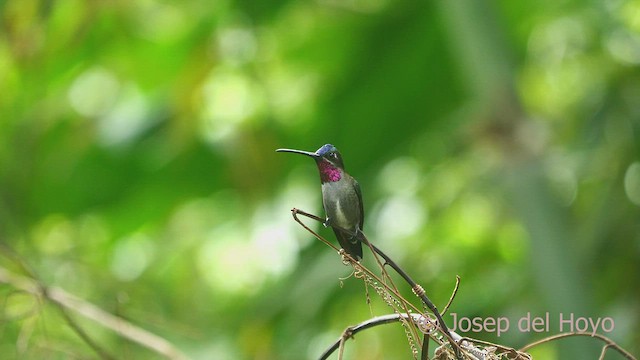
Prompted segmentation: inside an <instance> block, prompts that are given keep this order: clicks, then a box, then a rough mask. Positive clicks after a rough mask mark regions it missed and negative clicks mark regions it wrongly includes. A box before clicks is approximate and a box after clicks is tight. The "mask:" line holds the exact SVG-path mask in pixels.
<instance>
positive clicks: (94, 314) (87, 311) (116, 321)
mask: <svg viewBox="0 0 640 360" xmlns="http://www.w3.org/2000/svg"><path fill="white" fill-rule="evenodd" d="M0 283H5V284H10V285H12V286H13V287H15V288H16V289H19V290H22V291H26V292H28V293H30V294H33V295H36V296H41V297H43V298H45V299H48V300H50V301H52V302H53V303H55V304H57V305H59V306H61V307H62V308H64V309H68V310H72V311H74V312H76V313H78V314H80V315H82V316H84V317H86V318H88V319H91V320H93V321H95V322H97V323H98V324H100V325H102V326H104V327H106V328H108V329H110V330H112V331H114V332H115V333H117V334H118V335H120V336H122V337H125V338H127V339H129V340H131V341H133V342H135V343H138V344H139V345H141V346H143V347H146V348H147V349H150V350H152V351H155V352H156V353H158V354H160V355H163V356H165V357H166V358H168V359H176V360H184V359H188V357H187V356H186V355H185V354H184V353H182V352H181V351H180V350H178V349H177V348H176V347H175V346H173V345H172V344H171V343H169V342H168V341H167V340H165V339H163V338H161V337H159V336H157V335H155V334H152V333H150V332H148V331H147V330H144V329H142V328H140V327H137V326H135V325H133V324H132V323H130V322H128V321H126V320H124V319H122V318H120V317H117V316H115V315H112V314H110V313H108V312H106V311H104V310H102V309H100V308H99V307H97V306H95V305H93V304H91V303H89V302H88V301H86V300H84V299H81V298H79V297H77V296H75V295H73V294H70V293H68V292H66V291H64V290H63V289H61V288H58V287H53V286H50V287H43V286H41V285H40V284H39V283H38V282H37V281H35V280H33V279H30V278H27V277H25V276H22V275H18V274H14V273H12V272H10V271H8V270H7V269H5V268H3V267H0Z"/></svg>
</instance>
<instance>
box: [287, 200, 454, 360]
mask: <svg viewBox="0 0 640 360" xmlns="http://www.w3.org/2000/svg"><path fill="white" fill-rule="evenodd" d="M291 213H292V214H293V217H294V219H295V220H296V222H298V223H299V224H301V225H302V226H303V227H304V228H305V229H307V230H308V231H309V232H311V233H312V234H313V235H314V236H315V237H316V238H318V239H320V240H322V241H323V242H325V243H328V244H329V245H330V246H331V247H332V248H334V249H337V248H336V247H335V246H334V245H333V244H331V243H329V242H328V241H327V240H326V239H324V238H322V237H321V236H320V235H318V234H317V233H316V232H314V231H313V230H311V229H310V228H309V227H308V226H306V225H304V223H302V221H301V220H300V219H298V217H297V214H301V215H303V216H306V217H309V218H311V219H314V220H316V221H319V222H323V220H322V219H321V218H320V217H318V216H316V215H313V214H310V213H307V212H305V211H302V210H300V209H296V208H293V209H291ZM340 230H341V231H345V230H344V229H340ZM361 234H362V240H363V241H364V242H365V244H366V245H368V246H369V247H370V248H371V249H372V250H373V251H374V252H375V253H377V254H378V255H380V256H381V257H382V258H383V259H384V260H385V262H386V263H387V264H389V266H391V267H392V268H393V269H394V270H395V271H396V272H397V273H398V274H399V275H400V276H401V277H402V278H403V279H404V280H405V281H406V282H407V283H408V284H409V286H411V289H412V290H413V292H414V294H415V295H416V296H418V297H419V298H420V299H421V300H422V302H423V303H424V304H425V305H426V306H427V308H429V310H430V311H431V312H433V314H434V316H435V317H436V319H437V321H438V326H439V327H440V329H441V330H442V332H443V335H444V336H445V337H446V338H447V340H448V341H449V344H451V347H452V348H453V350H454V352H455V355H456V358H457V359H458V360H462V354H461V352H460V348H459V346H458V344H457V343H456V342H455V340H453V338H452V337H451V333H450V332H449V328H448V327H447V325H446V323H445V322H444V319H442V315H441V314H440V312H439V311H438V309H437V308H436V306H435V305H434V304H433V302H431V300H430V299H429V298H428V297H427V295H426V293H425V291H424V289H423V288H422V286H420V285H419V284H418V283H416V282H415V281H413V279H412V278H411V277H410V276H409V274H407V273H406V272H405V271H404V270H403V269H402V268H401V267H400V266H398V264H396V263H395V261H393V260H392V259H391V258H390V257H389V256H387V254H385V253H384V252H383V251H382V250H380V249H379V248H378V247H376V246H375V245H373V244H372V243H371V242H370V241H369V240H368V239H367V237H366V235H365V234H364V233H361ZM346 255H347V256H348V254H346ZM348 258H350V259H353V258H351V256H348ZM383 285H385V286H386V284H384V283H383ZM386 287H387V288H389V287H388V286H386ZM389 290H391V291H392V292H394V293H397V291H393V290H392V289H389ZM398 295H399V294H398Z"/></svg>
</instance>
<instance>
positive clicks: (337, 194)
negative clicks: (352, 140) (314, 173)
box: [276, 144, 364, 261]
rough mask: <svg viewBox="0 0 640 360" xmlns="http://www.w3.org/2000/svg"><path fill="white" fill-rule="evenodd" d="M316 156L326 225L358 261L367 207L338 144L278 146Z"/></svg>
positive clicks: (293, 151)
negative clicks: (300, 147)
mask: <svg viewBox="0 0 640 360" xmlns="http://www.w3.org/2000/svg"><path fill="white" fill-rule="evenodd" d="M276 151H277V152H289V153H294V154H302V155H306V156H310V157H312V158H313V159H314V160H315V161H316V165H317V166H318V172H319V173H320V183H321V184H322V206H323V207H324V211H325V214H326V220H325V222H324V226H325V227H328V226H331V228H332V229H333V233H334V234H335V235H336V238H337V239H338V243H339V244H340V246H341V247H342V248H343V249H344V251H346V252H347V253H348V254H349V255H351V256H352V257H353V258H354V259H356V260H358V261H359V260H361V259H362V243H361V238H362V225H363V222H364V210H363V208H362V192H361V191H360V185H359V184H358V182H357V181H356V179H354V178H353V177H351V175H349V174H347V173H346V172H345V171H344V163H343V162H342V155H340V152H339V151H338V149H336V147H335V146H333V145H331V144H326V145H323V146H322V147H321V148H320V149H318V150H316V152H310V151H303V150H294V149H277V150H276Z"/></svg>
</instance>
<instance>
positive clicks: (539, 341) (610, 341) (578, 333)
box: [518, 332, 636, 360]
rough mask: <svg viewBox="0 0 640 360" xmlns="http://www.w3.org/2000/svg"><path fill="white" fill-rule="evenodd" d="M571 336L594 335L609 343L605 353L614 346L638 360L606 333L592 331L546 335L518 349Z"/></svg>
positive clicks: (615, 348)
mask: <svg viewBox="0 0 640 360" xmlns="http://www.w3.org/2000/svg"><path fill="white" fill-rule="evenodd" d="M571 336H588V337H594V338H596V339H600V340H602V341H603V342H605V343H606V344H607V345H606V346H605V347H604V349H603V350H602V351H603V353H604V352H605V351H606V349H607V348H613V349H614V350H616V351H617V352H619V353H620V354H621V355H622V356H623V357H624V358H625V359H628V360H636V358H635V357H634V356H633V355H631V354H630V353H629V352H628V351H626V350H624V349H623V348H621V347H620V345H618V344H617V343H616V342H615V341H613V340H611V339H609V338H608V337H606V336H604V335H600V334H592V333H588V332H568V333H562V334H557V335H553V336H549V337H546V338H544V339H542V340H538V341H536V342H532V343H531V344H527V345H525V346H523V347H522V348H520V349H519V350H518V351H522V352H524V351H527V350H529V349H531V348H532V347H534V346H538V345H540V344H544V343H546V342H550V341H554V340H558V339H563V338H566V337H571Z"/></svg>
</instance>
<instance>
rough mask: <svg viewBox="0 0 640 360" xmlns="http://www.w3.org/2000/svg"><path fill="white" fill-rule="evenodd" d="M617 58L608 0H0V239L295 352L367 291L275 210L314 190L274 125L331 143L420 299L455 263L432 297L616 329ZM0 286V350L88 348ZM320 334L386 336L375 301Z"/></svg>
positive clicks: (225, 346)
mask: <svg viewBox="0 0 640 360" xmlns="http://www.w3.org/2000/svg"><path fill="white" fill-rule="evenodd" d="M639 63H640V2H638V1H635V0H615V1H577V0H573V1H572V0H565V1H527V2H525V1H505V0H502V1H477V0H455V1H415V2H409V1H394V0H348V1H338V0H319V1H305V2H295V1H287V0H276V1H261V2H251V1H231V0H226V1H215V2H209V1H185V2H178V1H155V0H137V1H80V0H67V1H59V2H56V1H37V0H19V1H18V0H13V1H12V0H5V1H0V114H1V115H0V242H2V243H3V244H4V245H5V246H3V249H4V250H3V252H2V254H3V256H2V257H1V258H0V265H2V267H5V268H7V269H9V270H11V271H13V272H16V273H22V274H26V272H25V270H24V269H22V268H21V267H20V266H19V265H17V263H16V261H15V260H14V258H13V257H12V256H10V253H11V252H10V251H9V250H7V248H11V249H13V251H14V252H15V253H16V254H17V256H18V257H19V258H20V259H22V262H24V263H26V264H28V265H29V267H30V268H31V269H32V270H33V271H34V272H35V273H36V274H37V275H38V277H39V278H40V279H41V280H42V281H43V283H44V284H47V285H55V286H58V287H61V288H64V289H66V290H67V291H69V292H71V293H73V294H76V295H78V296H80V297H82V298H84V299H86V300H87V301H90V302H92V303H94V304H96V305H98V306H100V307H101V308H103V309H105V310H107V311H109V312H111V313H114V314H117V315H119V316H122V317H124V318H126V319H128V320H130V321H131V322H133V323H134V324H137V325H139V326H141V327H143V328H145V329H147V330H149V331H152V332H154V333H157V334H159V335H160V336H163V337H165V338H166V339H168V340H169V341H171V342H172V343H174V344H175V345H176V346H177V347H178V348H180V349H181V350H182V351H184V352H185V353H187V354H188V355H189V356H190V357H192V358H194V359H243V358H247V359H249V358H251V359H273V358H280V359H299V358H314V357H317V356H318V355H319V354H320V353H321V352H322V350H323V349H324V348H325V347H326V346H327V345H328V344H329V343H330V342H331V341H333V340H334V339H336V338H337V337H338V336H339V334H340V332H341V331H342V330H343V329H344V328H345V327H346V326H348V325H353V324H356V323H358V322H360V321H363V320H365V319H367V318H369V317H371V316H372V315H382V314H385V313H388V311H389V309H387V308H386V307H385V305H384V304H383V303H382V301H380V299H377V298H373V299H372V305H371V307H369V306H368V305H367V304H366V296H365V289H364V286H363V285H362V283H361V282H359V281H358V280H356V279H353V278H348V279H346V280H340V278H344V277H347V276H348V275H349V271H348V268H346V267H344V266H342V264H341V262H340V259H339V257H338V256H337V255H336V254H334V253H333V252H332V251H331V250H330V249H328V248H327V247H325V246H324V245H322V244H321V243H320V242H318V241H315V240H314V239H312V237H311V236H310V234H308V233H306V232H305V231H304V230H303V229H302V228H300V227H299V226H297V225H296V224H295V223H293V221H292V220H291V217H290V212H289V210H290V209H291V208H292V207H299V208H302V209H305V210H308V211H311V212H315V213H317V214H321V211H322V209H321V200H320V196H319V192H320V187H319V184H318V179H317V174H316V170H315V168H314V165H313V163H312V162H311V161H310V160H309V159H305V158H302V157H296V156H293V155H288V154H276V153H275V152H274V150H275V149H276V148H278V147H292V148H300V149H305V150H315V149H316V148H318V147H320V146H321V145H322V144H324V143H333V144H334V145H336V146H337V147H338V148H339V149H340V150H341V151H342V153H343V156H344V158H345V163H346V167H347V170H348V171H349V172H350V173H351V174H352V175H353V176H354V177H356V178H357V179H358V180H359V182H360V184H361V186H362V189H363V194H364V201H365V212H366V214H367V217H366V220H365V230H366V232H367V234H368V236H369V238H370V239H372V240H373V241H375V242H376V243H377V244H378V245H379V246H380V247H381V248H383V249H385V250H386V251H387V253H389V254H390V255H391V256H392V257H394V258H395V259H396V260H397V261H398V262H399V263H400V264H402V265H403V266H404V267H405V268H406V270H407V271H408V272H409V273H410V274H412V275H413V277H414V278H415V279H416V280H418V281H419V282H420V283H421V284H422V285H423V286H424V287H425V289H426V290H427V294H428V295H429V296H430V297H431V298H432V300H433V301H434V302H436V303H437V304H439V306H440V307H442V306H443V305H444V303H445V302H446V301H447V299H448V298H449V295H450V291H451V289H452V288H453V285H454V282H455V275H460V276H461V277H462V284H461V288H460V291H459V293H458V296H457V298H456V300H455V302H454V304H453V306H452V309H451V312H455V313H457V314H459V316H468V317H474V316H481V317H489V316H492V317H497V316H507V317H509V318H510V319H512V326H515V321H516V320H517V319H518V318H519V317H521V316H524V315H526V314H527V312H530V313H531V314H532V315H534V316H536V315H539V316H541V315H543V314H544V313H545V312H550V314H551V316H552V318H553V319H556V318H557V316H558V315H559V314H563V315H564V316H565V317H566V316H568V315H569V314H575V316H576V317H578V316H590V317H593V318H594V319H595V318H598V317H612V318H613V319H614V320H615V330H614V331H612V332H611V333H604V335H607V336H609V337H611V338H612V339H613V340H615V341H617V342H618V343H619V344H620V345H622V346H623V347H625V348H626V349H628V350H629V351H631V352H632V353H634V354H635V355H638V354H639V353H640V348H639V347H638V344H639V343H640V325H638V324H640V302H639V301H638V300H639V299H640V261H639V260H640V156H639V155H640V149H639V144H640V140H639V136H640V111H639V110H640V100H639V99H640V71H639V69H638V64H639ZM314 226H315V228H316V229H319V230H320V231H321V232H322V234H325V235H328V237H329V238H331V239H332V235H330V231H327V230H324V229H320V227H319V226H318V224H314ZM371 261H372V259H371V256H370V254H365V263H367V264H372V262H371ZM407 294H409V293H408V292H407ZM0 311H1V312H0V314H1V319H2V320H1V322H0V353H1V354H3V355H2V357H3V358H15V359H18V358H19V359H42V358H47V359H58V358H96V357H97V356H98V355H96V353H95V352H94V351H93V350H92V349H91V348H90V347H88V346H87V344H86V343H85V342H84V341H82V340H81V339H80V338H79V337H78V336H77V334H75V333H74V332H73V331H72V329H70V327H69V326H68V325H67V323H66V322H65V321H64V320H63V318H62V316H61V314H60V313H59V312H58V311H56V309H55V308H54V307H52V306H51V305H49V304H46V303H42V302H39V301H38V300H37V299H34V298H33V297H32V296H29V295H27V294H24V293H21V292H19V291H16V290H15V289H14V288H13V287H12V286H11V285H10V284H1V285H0ZM71 316H72V317H74V319H76V320H77V321H78V323H79V324H80V325H81V326H82V327H83V328H84V329H85V331H87V333H88V334H89V335H90V336H91V337H92V338H94V340H95V341H96V342H97V343H99V344H100V345H101V346H102V347H104V348H105V349H106V350H107V351H108V352H110V353H111V354H113V355H114V356H115V357H116V358H128V359H141V358H149V359H151V358H156V355H155V354H153V353H152V352H150V351H149V350H147V349H144V348H141V347H139V346H137V345H135V344H133V343H130V342H128V341H126V340H123V339H122V338H120V337H118V336H117V335H114V334H113V333H111V332H109V331H107V330H105V329H104V328H102V326H100V325H99V324H97V323H94V322H91V321H87V320H84V319H82V318H80V317H78V316H77V315H74V314H73V313H71ZM446 319H451V318H450V317H449V316H447V317H446ZM555 321H556V320H554V322H552V324H551V331H550V332H549V333H539V334H538V333H523V332H520V331H517V330H516V329H514V328H512V329H511V330H510V331H508V332H507V333H506V334H503V335H502V336H501V337H500V338H498V337H496V335H495V334H492V333H469V334H468V335H470V336H473V337H478V338H481V339H484V340H489V341H496V342H500V343H502V344H504V345H511V346H513V347H520V346H523V345H525V344H527V343H529V342H531V341H534V340H537V339H540V338H542V337H544V336H545V335H553V334H556V333H558V332H559V329H558V326H557V323H556V322H555ZM565 330H567V329H566V328H565ZM596 344H597V342H596V341H594V340H592V339H584V338H581V339H570V340H563V341H561V342H556V343H554V344H552V345H547V346H542V347H539V348H536V349H535V350H534V351H532V354H534V355H535V356H536V358H539V359H568V358H573V359H578V358H580V359H595V358H597V356H598V355H597V354H599V351H600V350H599V349H600V347H599V345H600V344H597V345H596ZM346 355H347V357H348V358H352V359H356V358H357V359H369V358H385V359H396V358H410V352H409V347H408V344H407V340H406V339H405V338H404V332H403V330H402V327H401V326H399V325H398V326H386V327H384V328H378V329H375V330H370V331H368V332H365V333H363V334H361V335H358V336H357V337H356V340H355V341H352V342H350V343H349V344H348V348H347V352H346ZM609 358H611V359H613V358H619V357H616V356H614V355H613V354H611V355H609V356H607V359H609Z"/></svg>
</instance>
